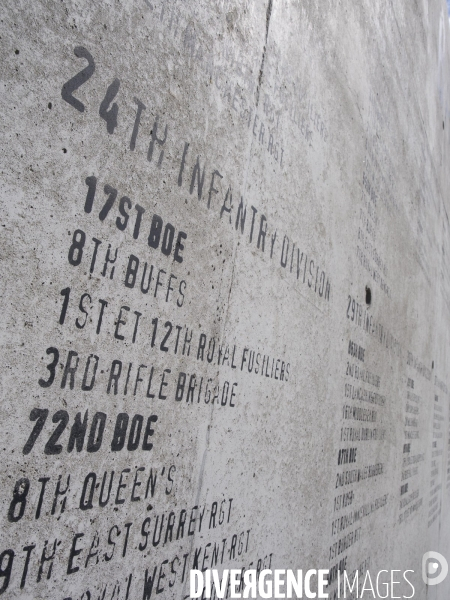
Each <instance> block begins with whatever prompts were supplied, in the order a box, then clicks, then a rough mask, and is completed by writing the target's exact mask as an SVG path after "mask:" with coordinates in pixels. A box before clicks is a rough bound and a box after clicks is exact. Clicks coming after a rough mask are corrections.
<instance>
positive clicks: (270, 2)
mask: <svg viewBox="0 0 450 600" xmlns="http://www.w3.org/2000/svg"><path fill="white" fill-rule="evenodd" d="M272 2H273V0H269V2H268V3H267V10H266V38H265V40H264V48H263V52H262V57H261V66H260V67H259V76H258V85H257V86H256V108H258V104H259V90H260V88H261V82H262V78H263V73H264V61H265V60H266V47H267V37H268V35H269V25H270V18H271V16H272Z"/></svg>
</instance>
